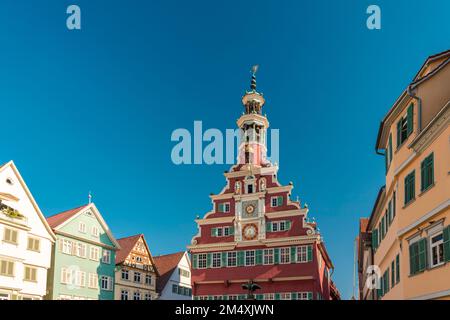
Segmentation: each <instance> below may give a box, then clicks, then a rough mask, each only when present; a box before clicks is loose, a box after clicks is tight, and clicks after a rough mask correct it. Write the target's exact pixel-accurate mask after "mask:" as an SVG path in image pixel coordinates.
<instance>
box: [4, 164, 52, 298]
mask: <svg viewBox="0 0 450 320" xmlns="http://www.w3.org/2000/svg"><path fill="white" fill-rule="evenodd" d="M54 242H55V235H54V234H53V232H52V231H51V229H50V227H49V225H48V224H47V221H46V220H45V218H44V216H43V214H42V212H41V210H40V209H39V207H38V205H37V203H36V201H35V200H34V198H33V196H32V195H31V192H30V190H28V187H27V186H26V184H25V182H24V180H23V179H22V177H21V175H20V173H19V171H18V170H17V168H16V166H15V165H14V163H13V162H12V161H10V162H8V163H6V164H4V165H2V166H0V299H1V300H29V299H42V298H43V296H45V294H46V289H47V288H46V285H47V270H48V269H49V268H50V260H51V249H52V245H53V243H54Z"/></svg>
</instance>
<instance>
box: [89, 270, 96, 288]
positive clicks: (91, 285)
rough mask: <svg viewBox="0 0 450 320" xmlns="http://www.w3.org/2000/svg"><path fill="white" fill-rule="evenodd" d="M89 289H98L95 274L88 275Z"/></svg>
mask: <svg viewBox="0 0 450 320" xmlns="http://www.w3.org/2000/svg"><path fill="white" fill-rule="evenodd" d="M89 288H93V289H97V288H98V275H97V274H96V273H89Z"/></svg>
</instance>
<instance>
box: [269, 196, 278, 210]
mask: <svg viewBox="0 0 450 320" xmlns="http://www.w3.org/2000/svg"><path fill="white" fill-rule="evenodd" d="M274 200H275V205H274V202H273V201H274ZM270 207H272V208H276V207H278V197H270Z"/></svg>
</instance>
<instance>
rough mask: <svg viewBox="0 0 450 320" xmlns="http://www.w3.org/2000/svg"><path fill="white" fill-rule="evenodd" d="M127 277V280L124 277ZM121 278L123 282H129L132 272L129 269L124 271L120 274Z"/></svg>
mask: <svg viewBox="0 0 450 320" xmlns="http://www.w3.org/2000/svg"><path fill="white" fill-rule="evenodd" d="M124 275H126V278H125V277H124ZM120 278H121V279H122V280H126V281H129V280H130V270H128V269H122V272H121V273H120Z"/></svg>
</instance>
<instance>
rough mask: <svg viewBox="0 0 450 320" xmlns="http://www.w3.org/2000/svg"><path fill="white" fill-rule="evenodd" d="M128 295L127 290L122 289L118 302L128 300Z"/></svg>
mask: <svg viewBox="0 0 450 320" xmlns="http://www.w3.org/2000/svg"><path fill="white" fill-rule="evenodd" d="M128 294H129V292H128V290H124V289H122V290H121V291H120V300H123V301H124V300H128ZM124 298H126V299H124Z"/></svg>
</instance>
